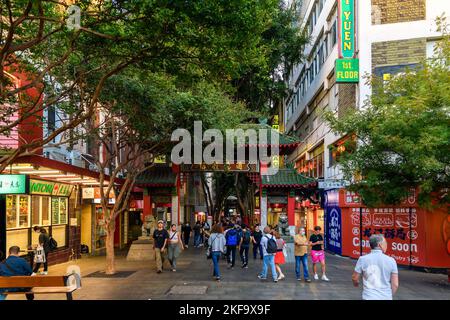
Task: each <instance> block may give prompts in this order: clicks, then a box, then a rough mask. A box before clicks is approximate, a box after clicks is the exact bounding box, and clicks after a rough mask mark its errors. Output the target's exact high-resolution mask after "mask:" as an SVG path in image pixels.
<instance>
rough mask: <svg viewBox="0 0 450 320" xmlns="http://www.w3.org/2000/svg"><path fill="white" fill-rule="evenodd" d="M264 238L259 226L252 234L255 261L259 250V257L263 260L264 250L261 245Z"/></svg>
mask: <svg viewBox="0 0 450 320" xmlns="http://www.w3.org/2000/svg"><path fill="white" fill-rule="evenodd" d="M262 237H263V233H262V231H261V230H259V225H258V224H257V225H256V226H255V230H254V231H253V233H252V243H253V259H256V252H257V251H258V250H259V255H260V257H261V260H262V259H263V250H262V245H261V239H262Z"/></svg>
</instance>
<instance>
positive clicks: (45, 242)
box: [33, 226, 51, 275]
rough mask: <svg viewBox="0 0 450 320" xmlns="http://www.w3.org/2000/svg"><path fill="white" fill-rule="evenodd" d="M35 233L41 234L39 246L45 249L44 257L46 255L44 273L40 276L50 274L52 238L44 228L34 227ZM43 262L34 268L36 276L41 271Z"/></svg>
mask: <svg viewBox="0 0 450 320" xmlns="http://www.w3.org/2000/svg"><path fill="white" fill-rule="evenodd" d="M33 230H34V232H37V233H39V240H38V241H39V246H41V247H42V248H44V255H45V261H44V263H43V264H44V271H43V272H41V273H40V274H44V275H46V274H48V254H49V253H50V250H51V248H50V237H49V236H48V233H47V230H45V229H44V228H42V227H38V226H34V227H33ZM41 264H42V263H41V262H37V263H36V265H35V266H34V268H33V273H34V274H36V273H37V272H38V271H39V268H40V267H41Z"/></svg>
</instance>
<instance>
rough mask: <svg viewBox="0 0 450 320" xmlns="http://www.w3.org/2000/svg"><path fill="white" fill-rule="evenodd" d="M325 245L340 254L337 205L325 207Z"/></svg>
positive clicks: (339, 217)
mask: <svg viewBox="0 0 450 320" xmlns="http://www.w3.org/2000/svg"><path fill="white" fill-rule="evenodd" d="M325 230H326V233H325V247H326V249H327V250H329V251H332V252H334V253H337V254H339V255H341V254H342V224H341V209H340V208H339V207H338V206H333V207H326V228H325Z"/></svg>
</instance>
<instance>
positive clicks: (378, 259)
mask: <svg viewBox="0 0 450 320" xmlns="http://www.w3.org/2000/svg"><path fill="white" fill-rule="evenodd" d="M369 244H370V248H371V249H372V251H371V252H370V253H369V254H366V255H364V256H361V257H359V259H358V261H357V262H356V266H355V270H354V272H353V275H352V281H353V285H354V286H355V287H358V286H359V276H360V275H362V278H363V292H362V299H363V300H392V299H393V295H394V294H395V293H396V292H397V289H398V286H399V282H398V269H397V263H396V262H395V259H394V258H392V257H389V256H388V255H386V254H385V253H386V249H387V242H386V239H385V238H384V236H383V235H382V234H374V235H372V236H370V238H369Z"/></svg>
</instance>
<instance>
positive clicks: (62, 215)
mask: <svg viewBox="0 0 450 320" xmlns="http://www.w3.org/2000/svg"><path fill="white" fill-rule="evenodd" d="M59 223H64V224H65V223H67V198H59Z"/></svg>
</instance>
